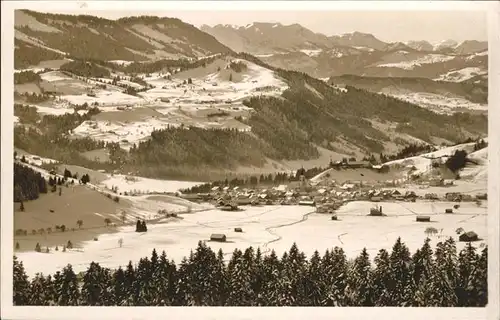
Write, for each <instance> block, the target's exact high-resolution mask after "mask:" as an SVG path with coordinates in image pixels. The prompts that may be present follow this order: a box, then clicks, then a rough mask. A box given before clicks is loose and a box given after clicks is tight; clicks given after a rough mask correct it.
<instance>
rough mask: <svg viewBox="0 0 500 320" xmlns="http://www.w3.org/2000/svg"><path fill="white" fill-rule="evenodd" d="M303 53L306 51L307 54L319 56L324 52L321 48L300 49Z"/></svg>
mask: <svg viewBox="0 0 500 320" xmlns="http://www.w3.org/2000/svg"><path fill="white" fill-rule="evenodd" d="M300 51H301V52H302V53H305V54H306V55H308V56H310V57H317V56H319V55H320V54H321V52H323V50H321V49H315V50H305V49H304V50H300Z"/></svg>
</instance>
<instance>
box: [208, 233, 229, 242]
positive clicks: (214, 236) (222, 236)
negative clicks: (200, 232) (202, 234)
mask: <svg viewBox="0 0 500 320" xmlns="http://www.w3.org/2000/svg"><path fill="white" fill-rule="evenodd" d="M226 240H227V238H226V235H225V234H221V233H213V234H212V235H211V236H210V241H217V242H226Z"/></svg>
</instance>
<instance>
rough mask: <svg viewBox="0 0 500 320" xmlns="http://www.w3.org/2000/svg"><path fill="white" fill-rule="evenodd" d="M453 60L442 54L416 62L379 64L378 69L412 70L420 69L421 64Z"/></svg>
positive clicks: (429, 55)
mask: <svg viewBox="0 0 500 320" xmlns="http://www.w3.org/2000/svg"><path fill="white" fill-rule="evenodd" d="M453 59H455V57H454V56H447V55H443V54H428V55H426V56H424V57H422V58H418V59H416V60H411V61H401V62H394V63H384V64H379V65H378V67H386V68H401V69H405V70H413V69H414V68H415V67H420V66H421V65H423V64H430V63H438V62H445V61H449V60H453Z"/></svg>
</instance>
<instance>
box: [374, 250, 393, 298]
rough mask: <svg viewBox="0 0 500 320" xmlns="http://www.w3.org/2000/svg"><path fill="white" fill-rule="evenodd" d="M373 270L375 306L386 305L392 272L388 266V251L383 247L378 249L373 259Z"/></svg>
mask: <svg viewBox="0 0 500 320" xmlns="http://www.w3.org/2000/svg"><path fill="white" fill-rule="evenodd" d="M374 262H375V270H374V271H373V290H374V294H373V296H374V299H375V301H374V303H375V306H386V305H388V303H389V301H390V299H391V297H390V295H389V291H388V290H389V288H391V282H392V274H391V268H390V263H391V262H390V259H389V253H388V252H387V250H385V249H381V250H379V252H378V254H377V256H376V257H375V259H374Z"/></svg>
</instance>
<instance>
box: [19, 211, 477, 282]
mask: <svg viewBox="0 0 500 320" xmlns="http://www.w3.org/2000/svg"><path fill="white" fill-rule="evenodd" d="M372 205H373V204H372V203H370V202H351V203H349V204H348V205H346V206H345V207H343V208H341V209H339V211H338V216H339V221H331V220H330V216H329V215H321V214H315V213H312V212H313V211H314V208H312V207H301V206H262V207H244V209H245V210H244V211H239V212H225V211H220V210H210V211H204V212H198V213H192V214H183V215H182V217H183V219H182V220H172V219H170V221H169V222H168V223H158V224H149V225H148V232H147V233H136V232H135V227H134V226H130V227H122V228H120V231H119V232H117V233H113V234H103V235H101V236H100V237H99V241H88V242H85V243H84V244H83V248H82V249H80V250H72V251H69V252H65V253H64V252H62V251H54V250H52V251H51V253H49V254H47V253H37V252H23V253H19V254H18V258H19V259H20V260H21V261H22V262H23V264H24V267H25V268H26V272H27V274H28V275H30V276H33V275H34V274H35V273H36V272H43V273H44V274H49V273H54V272H55V271H57V270H60V269H62V268H63V267H64V266H66V265H67V264H68V263H70V264H72V266H73V268H74V270H75V271H76V272H79V271H84V270H86V269H87V268H88V265H89V263H90V262H91V261H95V262H98V263H99V264H101V265H102V266H104V267H110V268H117V267H118V266H122V267H124V266H126V264H127V263H128V262H129V260H132V261H133V262H135V263H137V261H138V260H139V259H140V258H142V257H144V256H150V255H151V251H152V250H153V248H155V249H156V250H157V252H161V251H162V250H165V251H166V253H167V256H168V257H169V258H170V259H174V260H175V261H176V262H177V263H179V262H180V261H181V259H182V257H184V256H188V255H189V252H190V250H192V249H195V248H196V246H197V243H198V241H200V240H204V241H207V245H209V246H210V247H211V248H212V249H214V250H216V251H217V250H219V249H222V250H223V252H224V254H225V255H226V259H229V258H230V257H231V253H232V252H233V250H234V249H235V248H240V249H245V248H247V247H249V246H253V247H254V248H255V247H260V248H261V250H262V251H263V252H264V253H269V252H270V250H271V249H274V250H276V252H277V254H278V256H281V254H282V253H283V252H284V251H285V250H287V251H288V250H289V249H290V247H291V246H292V244H293V242H296V243H297V245H298V247H299V249H300V250H303V251H304V252H305V253H306V254H307V255H308V257H310V256H311V255H312V253H313V252H314V250H318V251H319V252H320V253H323V252H324V251H325V250H326V249H331V248H333V247H334V246H340V247H342V248H343V249H344V250H345V251H346V254H347V256H348V257H349V258H353V257H355V256H356V255H357V254H359V252H360V251H361V250H362V249H363V248H364V247H367V249H368V253H369V254H370V256H371V257H372V258H373V257H374V256H375V254H376V253H377V251H378V250H380V249H388V250H390V249H391V248H392V246H393V245H394V242H395V241H396V239H397V237H399V236H401V237H402V240H403V241H404V242H405V243H406V245H407V246H408V247H409V248H410V250H411V252H412V253H413V252H414V251H415V250H416V249H417V248H420V247H421V246H422V244H423V241H424V239H425V237H426V235H425V233H424V231H425V229H426V228H427V227H430V226H432V227H434V228H436V229H438V232H439V235H440V236H445V237H448V236H452V237H453V238H455V239H456V240H458V236H457V234H456V233H455V230H456V229H457V228H459V227H462V228H464V229H465V230H466V231H469V230H471V231H475V232H476V233H478V235H479V236H480V238H484V239H485V240H486V237H487V227H486V218H487V213H486V212H487V209H486V208H484V207H477V206H476V205H475V204H473V203H471V204H468V203H462V204H461V207H460V208H459V209H458V210H456V213H454V214H444V213H443V212H444V209H445V208H448V207H450V206H451V203H439V202H433V203H432V202H428V203H427V202H425V203H420V202H417V203H379V204H378V205H381V206H382V207H383V211H384V212H385V213H386V214H387V215H388V216H387V217H367V216H366V214H367V212H368V211H369V209H370V208H371V206H372ZM416 214H426V215H430V216H431V219H432V222H430V223H417V222H416V221H415V215H416ZM374 226H375V227H374ZM236 227H241V228H242V229H243V233H235V232H234V228H236ZM212 233H223V234H226V236H227V242H226V243H218V242H211V241H208V240H209V238H210V235H211V234H212ZM430 238H431V240H432V242H431V243H432V245H435V244H436V243H437V242H438V241H440V240H444V239H445V238H438V236H431V237H430ZM119 239H123V247H122V248H120V247H119V245H118V240H119ZM484 242H485V241H481V242H479V243H477V242H476V243H474V245H475V246H479V244H480V243H484ZM457 247H458V248H459V249H461V248H462V247H463V243H458V244H457Z"/></svg>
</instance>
